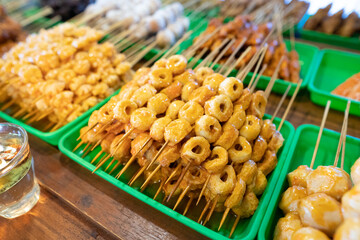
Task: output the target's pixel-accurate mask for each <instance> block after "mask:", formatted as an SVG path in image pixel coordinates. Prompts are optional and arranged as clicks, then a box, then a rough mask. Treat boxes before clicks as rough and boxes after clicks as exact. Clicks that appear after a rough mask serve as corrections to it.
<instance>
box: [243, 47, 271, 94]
mask: <svg viewBox="0 0 360 240" xmlns="http://www.w3.org/2000/svg"><path fill="white" fill-rule="evenodd" d="M267 47H268V46H265V48H263V49H261V50H262V52H261V53H260V54H261V55H260V58H259V61H258V62H257V64H256V67H255V71H254V72H253V75H252V77H251V80H250V82H249V85H248V88H251V85H252V84H253V81H254V79H255V76H256V75H257V73H258V71H259V69H260V65H261V63H262V61H263V59H264V57H265V54H266V51H267ZM245 76H246V75H245Z"/></svg>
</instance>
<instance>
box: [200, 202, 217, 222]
mask: <svg viewBox="0 0 360 240" xmlns="http://www.w3.org/2000/svg"><path fill="white" fill-rule="evenodd" d="M218 201H219V195H216V197H215V198H214V201H213V204H212V206H211V208H210V211H209V213H208V215H207V216H206V218H205V221H204V224H203V225H205V224H206V223H207V222H208V221H209V220H210V218H211V216H212V214H213V213H214V210H215V207H216V204H217V202H218Z"/></svg>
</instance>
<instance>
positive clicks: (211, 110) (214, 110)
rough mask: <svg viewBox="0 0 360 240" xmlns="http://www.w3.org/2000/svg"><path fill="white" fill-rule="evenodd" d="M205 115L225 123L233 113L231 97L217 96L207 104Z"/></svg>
mask: <svg viewBox="0 0 360 240" xmlns="http://www.w3.org/2000/svg"><path fill="white" fill-rule="evenodd" d="M205 113H206V114H207V115H210V116H213V117H215V118H216V119H217V120H219V121H220V122H225V121H227V120H228V119H229V118H230V117H231V115H232V113H233V104H232V102H231V100H230V98H229V97H227V96H225V95H217V96H215V97H213V98H211V99H210V100H209V101H207V102H206V103H205Z"/></svg>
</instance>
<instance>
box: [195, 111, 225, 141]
mask: <svg viewBox="0 0 360 240" xmlns="http://www.w3.org/2000/svg"><path fill="white" fill-rule="evenodd" d="M221 130H222V128H221V125H220V123H219V121H218V120H217V119H216V118H214V117H212V116H208V115H203V116H202V117H200V118H198V119H197V120H196V122H195V133H196V135H197V136H202V137H204V138H205V139H206V140H208V141H209V143H213V142H216V141H217V140H218V139H219V137H220V136H221Z"/></svg>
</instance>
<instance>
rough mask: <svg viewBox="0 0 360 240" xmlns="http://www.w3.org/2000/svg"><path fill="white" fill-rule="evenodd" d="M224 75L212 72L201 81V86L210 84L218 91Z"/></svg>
mask: <svg viewBox="0 0 360 240" xmlns="http://www.w3.org/2000/svg"><path fill="white" fill-rule="evenodd" d="M224 79H225V77H224V76H223V75H221V74H219V73H213V74H211V75H209V76H207V77H206V78H205V80H204V82H203V86H205V85H207V86H210V87H211V88H212V89H213V90H214V91H216V92H217V91H218V89H219V86H220V83H221V82H222V81H224Z"/></svg>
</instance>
